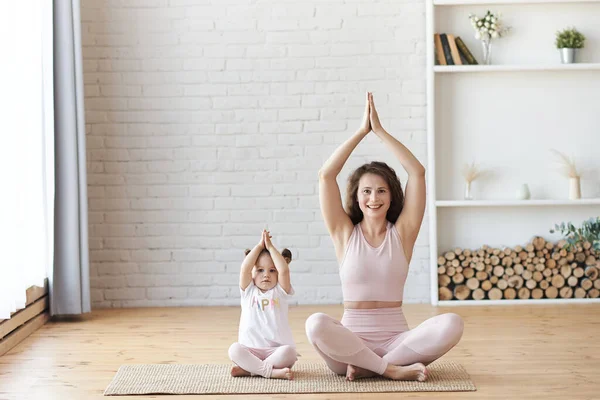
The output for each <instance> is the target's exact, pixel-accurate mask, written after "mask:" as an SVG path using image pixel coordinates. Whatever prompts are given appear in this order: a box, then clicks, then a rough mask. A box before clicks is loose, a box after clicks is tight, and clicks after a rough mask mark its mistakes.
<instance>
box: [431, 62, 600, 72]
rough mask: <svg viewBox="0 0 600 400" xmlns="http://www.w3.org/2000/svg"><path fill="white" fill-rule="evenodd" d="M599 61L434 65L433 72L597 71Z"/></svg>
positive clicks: (599, 66)
mask: <svg viewBox="0 0 600 400" xmlns="http://www.w3.org/2000/svg"><path fill="white" fill-rule="evenodd" d="M598 70H600V63H581V64H556V65H541V64H540V65H535V64H534V65H436V66H434V67H433V71H434V72H435V73H460V72H511V71H540V72H541V71H598Z"/></svg>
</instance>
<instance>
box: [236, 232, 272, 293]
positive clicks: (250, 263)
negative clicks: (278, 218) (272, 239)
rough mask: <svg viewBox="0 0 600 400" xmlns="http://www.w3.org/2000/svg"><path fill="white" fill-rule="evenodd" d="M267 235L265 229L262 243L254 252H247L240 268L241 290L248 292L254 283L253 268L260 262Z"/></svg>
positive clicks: (259, 243) (261, 237) (261, 239)
mask: <svg viewBox="0 0 600 400" xmlns="http://www.w3.org/2000/svg"><path fill="white" fill-rule="evenodd" d="M265 233H266V231H265V230H264V229H263V231H262V234H261V236H260V242H258V244H257V245H256V246H254V248H253V249H252V250H247V251H246V257H245V258H244V261H243V262H242V267H241V268H240V289H242V290H246V288H247V287H248V285H250V282H252V268H254V265H256V260H258V256H259V255H260V252H261V251H263V250H264V248H265Z"/></svg>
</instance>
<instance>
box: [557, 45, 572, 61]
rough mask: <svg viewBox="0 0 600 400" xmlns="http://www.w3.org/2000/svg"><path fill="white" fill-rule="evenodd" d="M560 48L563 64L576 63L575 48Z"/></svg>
mask: <svg viewBox="0 0 600 400" xmlns="http://www.w3.org/2000/svg"><path fill="white" fill-rule="evenodd" d="M559 50H560V61H561V62H562V63H563V64H573V63H575V50H576V49H569V48H566V47H565V48H562V49H559Z"/></svg>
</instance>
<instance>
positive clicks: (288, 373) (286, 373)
mask: <svg viewBox="0 0 600 400" xmlns="http://www.w3.org/2000/svg"><path fill="white" fill-rule="evenodd" d="M271 379H289V380H290V381H291V380H293V379H294V373H293V372H292V370H291V369H289V368H278V369H275V368H273V371H271Z"/></svg>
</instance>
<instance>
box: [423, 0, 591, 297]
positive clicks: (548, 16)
mask: <svg viewBox="0 0 600 400" xmlns="http://www.w3.org/2000/svg"><path fill="white" fill-rule="evenodd" d="M488 5H489V6H493V5H497V6H498V10H496V11H498V12H502V13H503V14H506V15H508V16H507V21H506V23H507V24H508V25H510V26H513V29H514V31H513V32H512V33H511V35H509V36H507V38H506V39H503V41H502V45H501V46H498V47H495V50H494V56H493V60H494V63H495V64H494V65H451V66H444V65H435V46H434V41H433V40H428V41H427V46H426V67H427V69H426V79H427V89H426V95H427V99H426V103H427V114H426V126H427V154H428V159H427V161H428V165H427V170H428V193H427V201H428V203H427V206H428V208H429V210H430V213H429V255H430V268H431V269H430V271H431V274H430V283H431V288H432V290H431V293H430V294H431V303H432V304H433V305H440V306H494V305H520V304H557V303H567V304H577V303H595V304H597V303H600V299H540V300H533V299H528V300H519V299H516V300H498V301H493V300H481V301H475V300H467V301H459V300H452V301H439V298H438V291H437V288H438V275H437V267H438V266H437V258H438V256H439V252H440V251H445V250H444V249H449V248H453V247H461V246H462V247H463V248H476V247H478V246H481V245H482V244H481V243H486V244H490V245H498V246H501V245H502V246H516V245H522V244H524V243H526V241H528V240H530V238H531V237H532V236H533V235H538V234H543V233H545V234H546V235H548V232H549V229H550V228H551V227H552V226H554V224H555V223H557V222H561V221H581V220H583V219H587V218H589V216H590V214H593V215H598V210H600V207H599V206H600V198H585V199H580V200H568V199H566V198H565V199H561V197H562V196H565V197H566V189H567V187H568V186H567V184H566V182H564V181H559V180H558V177H553V176H551V175H550V174H549V172H548V171H547V170H546V169H542V168H541V167H540V166H545V165H547V163H548V162H549V161H550V160H551V156H550V155H548V154H547V153H546V151H547V149H545V148H544V146H546V147H548V148H558V149H559V150H561V151H565V152H566V153H569V155H570V154H571V153H576V154H577V160H580V163H581V164H582V165H584V166H586V167H587V168H590V166H594V167H593V168H597V157H596V155H595V153H594V149H596V148H597V147H598V144H599V143H600V136H598V135H596V132H597V115H598V114H597V110H596V109H595V108H594V106H593V105H594V104H597V103H598V96H599V95H598V93H600V82H599V81H598V80H597V79H594V78H595V74H597V73H598V71H600V57H599V56H598V54H600V53H599V52H598V51H599V50H598V49H599V47H598V43H596V42H593V41H590V43H586V48H585V49H584V50H582V51H581V52H578V60H579V61H580V62H579V63H575V64H560V58H559V52H558V50H556V48H554V46H553V45H554V32H556V31H557V30H558V29H560V28H562V27H567V26H572V25H575V26H577V27H578V28H580V29H581V30H582V31H583V30H585V32H588V33H589V35H588V36H589V37H590V38H592V37H599V35H600V27H599V25H598V24H597V19H598V18H597V16H598V12H599V11H600V8H599V7H600V0H427V1H426V2H425V12H426V34H427V37H429V38H433V36H434V33H436V32H438V33H441V32H447V33H452V34H454V35H455V36H460V37H462V38H463V39H464V40H465V44H466V46H467V47H470V48H471V49H472V50H473V54H474V56H475V57H476V58H478V56H479V55H480V54H481V49H480V48H479V46H478V45H479V43H478V41H475V40H473V36H472V34H473V32H472V29H471V27H470V24H469V21H468V19H467V15H468V13H469V12H483V11H484V10H485V6H488ZM540 7H541V8H540ZM540 10H541V12H542V14H539V12H540ZM540 15H543V17H540ZM531 21H534V23H532V22H531ZM478 60H479V59H478ZM479 61H480V60H479ZM498 62H501V63H503V64H498ZM563 71H564V72H567V73H566V74H565V73H562V72H563ZM569 71H570V73H568V72H569ZM563 144H564V145H563ZM531 149H534V151H530V150H531ZM575 149H576V150H577V151H575ZM511 159H517V160H519V162H518V163H513V162H512V161H510V160H511ZM481 160H485V162H484V164H485V168H488V167H489V168H490V169H491V172H493V176H492V178H490V179H488V180H486V181H485V182H482V185H483V186H481V187H480V188H478V189H477V190H481V191H480V192H479V193H487V194H488V196H486V197H488V198H489V200H484V199H481V200H480V199H478V200H460V199H462V190H461V188H462V185H463V182H462V181H461V180H460V174H459V171H460V168H461V165H462V163H463V162H469V161H474V162H477V161H481ZM595 172H597V170H596V169H594V173H595ZM526 182H528V183H529V185H530V186H531V190H532V193H533V194H534V195H536V197H537V198H536V199H531V200H516V199H511V193H514V189H516V188H517V187H519V185H521V184H523V183H526ZM597 185H598V179H597V178H596V175H594V177H593V178H592V179H590V180H585V181H584V185H583V186H584V187H583V188H582V190H583V193H584V194H586V195H587V196H596V194H595V193H596V192H597ZM507 190H508V191H507ZM598 197H600V196H598ZM541 198H542V199H541ZM544 198H545V199H544ZM452 199H455V200H452ZM548 236H549V235H548ZM559 237H560V234H557V233H553V234H552V236H551V240H558V238H559Z"/></svg>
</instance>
